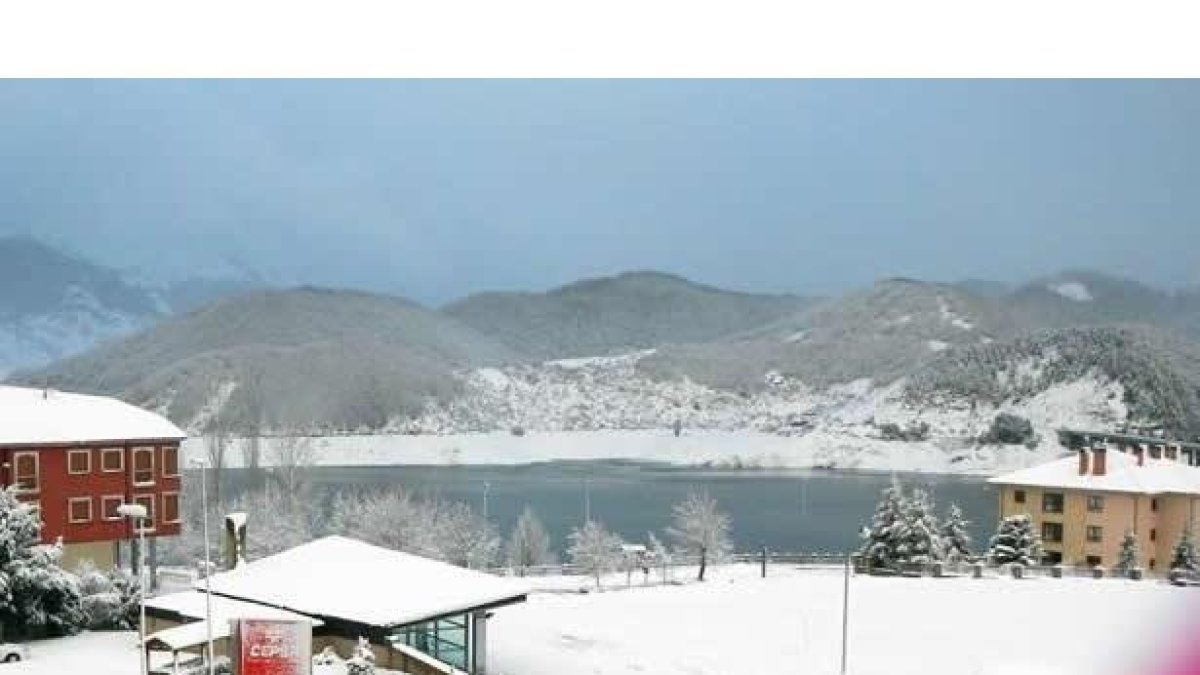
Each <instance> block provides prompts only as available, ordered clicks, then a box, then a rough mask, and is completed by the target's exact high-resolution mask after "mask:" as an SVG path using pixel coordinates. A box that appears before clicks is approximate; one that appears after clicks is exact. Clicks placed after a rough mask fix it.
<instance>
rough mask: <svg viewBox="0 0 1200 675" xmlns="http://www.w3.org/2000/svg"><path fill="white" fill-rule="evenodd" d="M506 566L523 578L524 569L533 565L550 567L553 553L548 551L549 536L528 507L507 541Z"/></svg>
mask: <svg viewBox="0 0 1200 675" xmlns="http://www.w3.org/2000/svg"><path fill="white" fill-rule="evenodd" d="M506 553H507V554H508V564H509V566H511V567H512V568H513V569H515V570H517V574H519V575H521V576H525V569H526V568H528V567H533V566H535V565H552V564H554V562H555V557H554V552H553V551H551V550H550V535H549V534H547V533H546V528H545V527H543V526H542V521H541V520H538V517H537V514H535V513H534V512H533V509H531V508H529V507H528V506H527V507H525V510H524V511H523V512H522V513H521V517H520V518H518V519H517V524H516V526H515V527H513V531H512V536H510V537H509V539H508V550H507V552H506Z"/></svg>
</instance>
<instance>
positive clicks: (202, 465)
mask: <svg viewBox="0 0 1200 675" xmlns="http://www.w3.org/2000/svg"><path fill="white" fill-rule="evenodd" d="M192 466H194V467H196V468H198V469H200V508H201V509H202V510H203V512H204V631H205V632H204V640H205V644H206V645H207V647H206V649H205V652H206V656H207V657H208V658H207V661H208V675H213V639H212V582H211V581H210V580H209V577H210V576H212V563H211V562H209V558H208V484H207V483H206V482H205V478H204V476H205V475H206V474H207V473H208V462H206V461H204V460H203V459H193V460H192Z"/></svg>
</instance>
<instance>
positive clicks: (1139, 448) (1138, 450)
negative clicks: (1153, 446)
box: [1133, 443, 1146, 466]
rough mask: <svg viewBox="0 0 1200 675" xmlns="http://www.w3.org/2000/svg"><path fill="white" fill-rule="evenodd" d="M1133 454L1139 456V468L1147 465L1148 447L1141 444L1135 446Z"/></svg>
mask: <svg viewBox="0 0 1200 675" xmlns="http://www.w3.org/2000/svg"><path fill="white" fill-rule="evenodd" d="M1133 454H1135V455H1137V462H1138V466H1145V465H1146V446H1144V445H1141V444H1140V443H1139V444H1138V445H1135V446H1133Z"/></svg>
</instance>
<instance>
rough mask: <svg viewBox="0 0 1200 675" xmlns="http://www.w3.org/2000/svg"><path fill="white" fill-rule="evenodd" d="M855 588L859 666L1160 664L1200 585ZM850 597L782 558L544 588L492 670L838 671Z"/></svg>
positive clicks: (834, 579) (941, 674)
mask: <svg viewBox="0 0 1200 675" xmlns="http://www.w3.org/2000/svg"><path fill="white" fill-rule="evenodd" d="M614 581H617V580H616V578H615V577H614V578H613V579H611V580H610V583H612V582H614ZM549 582H550V581H549V580H545V581H543V582H542V583H549ZM617 583H619V584H620V585H623V583H624V579H623V577H622V578H621V579H620V580H619V581H617ZM565 585H566V586H570V585H572V584H571V583H567V584H565ZM850 593H851V606H850V608H851V615H850V642H849V645H850V650H849V654H850V658H849V669H848V672H849V673H851V674H853V675H885V674H886V675H902V674H905V673H913V674H917V673H920V674H921V675H1017V674H1021V675H1051V674H1053V675H1075V674H1078V675H1154V674H1156V673H1160V672H1161V673H1165V672H1167V671H1165V670H1158V669H1156V668H1155V667H1154V666H1153V663H1154V660H1155V659H1157V658H1162V657H1164V655H1166V654H1169V653H1170V652H1171V650H1172V649H1173V648H1175V647H1179V646H1181V645H1184V644H1187V641H1188V640H1189V639H1191V640H1194V639H1195V635H1196V633H1195V631H1196V629H1197V628H1200V626H1197V625H1195V624H1191V625H1188V624H1185V623H1182V622H1183V620H1184V617H1185V615H1186V614H1187V613H1188V612H1191V613H1192V616H1195V611H1196V610H1197V609H1200V591H1196V590H1194V589H1180V588H1175V587H1172V586H1169V585H1166V584H1162V583H1157V582H1147V581H1143V582H1131V581H1121V580H1112V579H1107V580H1099V581H1096V580H1090V579H1024V580H1021V581H1016V580H1012V579H995V578H993V579H982V580H975V579H969V578H959V579H929V578H927V579H896V578H881V577H865V576H856V577H854V578H853V579H852V580H851V589H850ZM841 606H842V576H841V572H839V571H837V570H828V569H817V570H805V571H801V570H798V569H790V570H789V569H784V568H781V567H779V566H775V567H772V568H771V569H770V572H769V575H768V578H766V579H760V578H758V570H757V568H756V567H754V566H752V565H736V566H729V567H721V568H718V569H716V570H715V572H714V574H713V576H712V578H711V579H710V580H709V581H707V582H705V583H703V584H695V583H693V584H688V585H683V586H651V587H644V588H642V587H638V586H637V582H636V581H635V582H634V587H632V588H631V589H629V590H611V591H605V592H602V593H589V594H564V593H555V594H544V593H543V594H534V595H533V596H531V597H530V600H529V602H528V603H526V604H524V605H518V606H515V607H506V608H503V609H500V610H497V611H496V616H495V618H494V619H493V621H492V623H491V625H490V626H489V635H488V640H489V644H490V645H491V646H490V650H491V661H490V666H491V672H492V673H495V674H496V675H618V674H619V675H624V674H627V673H639V674H648V673H653V674H654V675H677V674H678V675H683V674H687V675H743V674H748V673H784V672H787V673H808V674H811V675H825V674H829V675H833V674H835V673H838V672H839V670H838V668H839V660H840V648H841V619H842V615H841ZM1188 672H1195V671H1188Z"/></svg>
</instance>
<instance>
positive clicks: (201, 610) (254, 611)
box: [146, 591, 321, 632]
mask: <svg viewBox="0 0 1200 675" xmlns="http://www.w3.org/2000/svg"><path fill="white" fill-rule="evenodd" d="M204 595H205V594H204V592H203V591H180V592H178V593H168V594H166V595H157V596H155V597H153V598H147V600H146V610H147V611H149V612H154V611H155V610H158V611H161V612H169V613H172V614H178V615H179V616H181V617H183V618H185V619H194V620H202V619H204V618H205V617H206V616H207V609H206V606H205V598H204ZM212 617H213V624H221V625H227V624H228V623H229V620H230V619H305V618H307V619H309V621H311V622H312V624H313V625H314V626H320V625H321V620H320V619H313V618H310V617H306V616H304V615H303V614H298V613H296V612H289V611H287V610H286V609H277V608H275V607H268V606H266V605H260V604H257V603H253V602H246V601H243V600H234V599H233V598H226V597H224V596H220V595H216V594H214V595H213V596H212ZM213 630H214V632H215V631H216V625H214V626H213Z"/></svg>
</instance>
